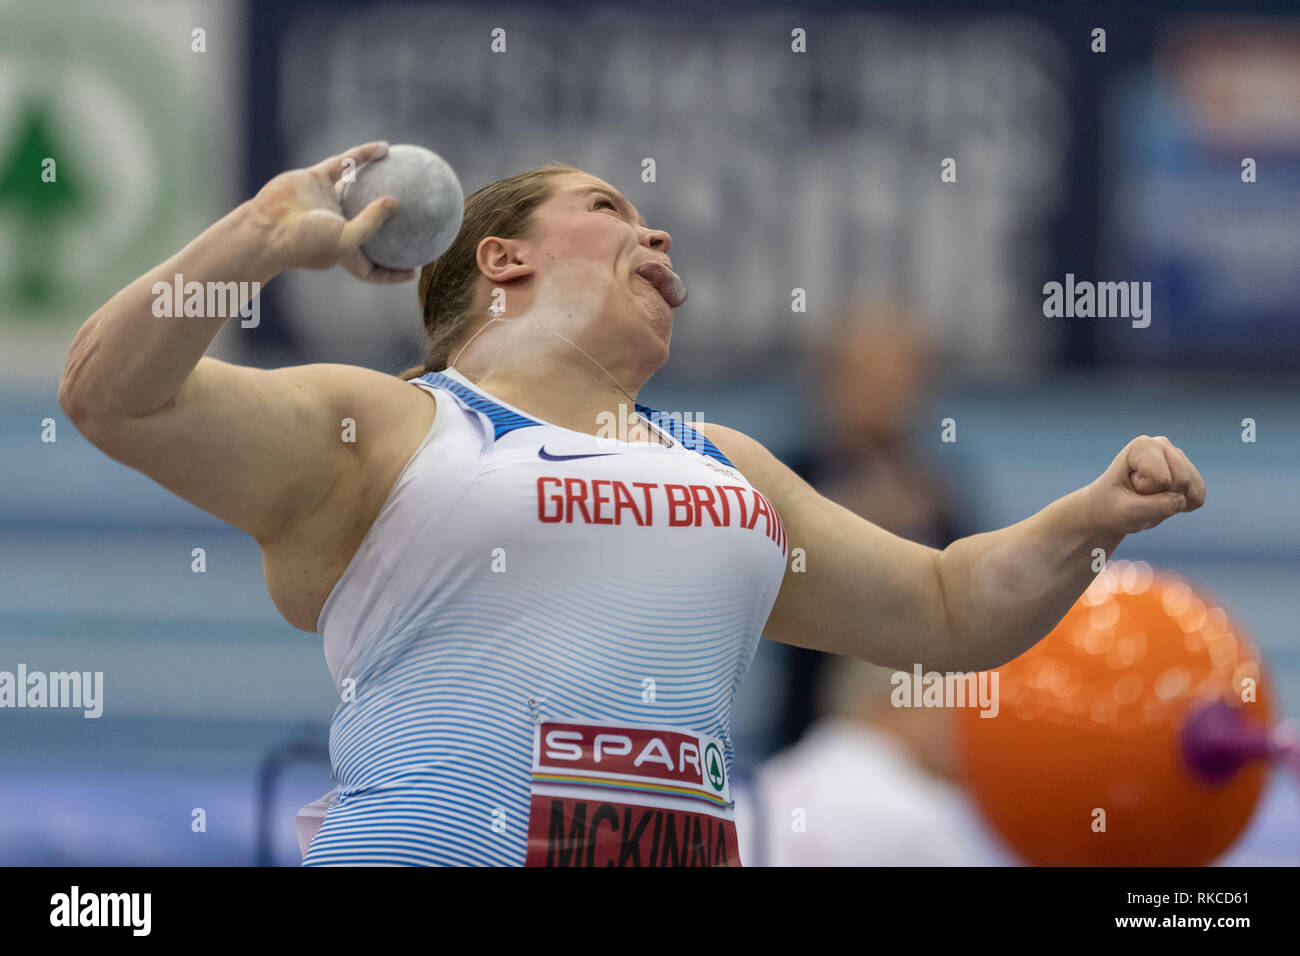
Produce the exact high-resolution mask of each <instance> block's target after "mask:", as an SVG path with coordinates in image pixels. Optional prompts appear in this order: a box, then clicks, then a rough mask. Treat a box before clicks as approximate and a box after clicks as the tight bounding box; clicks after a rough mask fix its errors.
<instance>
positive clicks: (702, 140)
mask: <svg viewBox="0 0 1300 956" xmlns="http://www.w3.org/2000/svg"><path fill="white" fill-rule="evenodd" d="M254 16H255V21H254V29H255V30H256V31H257V34H258V41H259V42H258V43H257V45H256V46H255V48H254V49H255V52H256V54H257V59H256V60H255V63H254V76H255V77H257V78H258V79H257V82H256V84H255V85H256V87H257V88H258V89H259V90H274V91H275V92H274V95H273V96H271V97H266V98H260V101H259V103H260V105H259V104H254V105H253V109H254V111H255V112H256V111H258V110H260V113H258V115H259V116H260V121H258V122H255V123H254V126H255V127H256V128H257V129H258V131H259V136H258V138H257V145H256V154H255V155H254V156H253V167H254V177H253V182H252V183H250V188H251V187H252V186H253V185H254V184H256V183H260V182H261V181H264V180H265V179H266V178H267V177H269V176H270V175H272V174H274V173H275V172H276V171H277V170H278V169H280V168H283V167H286V166H291V165H304V164H307V163H311V162H315V161H317V160H318V159H320V158H321V157H323V156H326V155H328V154H331V153H334V152H337V151H339V150H341V149H343V148H345V147H346V146H348V145H351V144H353V143H359V142H362V141H365V140H368V139H372V138H381V137H382V138H388V139H390V140H391V141H393V142H403V141H408V142H416V143H420V144H423V145H427V146H429V147H430V148H432V149H434V150H436V151H438V152H439V153H441V154H442V155H443V156H444V157H446V158H447V159H448V161H449V162H451V164H452V165H453V166H454V167H455V168H456V170H457V171H458V173H459V174H460V177H461V179H462V182H463V184H464V186H465V188H466V192H467V193H468V192H470V191H472V190H473V189H476V188H478V187H479V186H481V185H483V184H484V183H485V182H487V181H490V180H493V179H496V178H500V177H502V176H505V175H509V174H513V173H516V172H520V171H522V170H524V169H528V168H531V167H533V166H536V165H540V164H542V163H544V162H547V161H549V160H553V159H555V160H563V161H567V162H572V163H574V164H576V165H579V166H581V167H583V168H584V169H586V170H588V171H590V172H592V173H594V174H596V175H598V176H601V177H603V178H605V179H607V180H609V181H610V182H611V183H613V184H614V185H615V186H616V187H618V188H619V189H620V190H621V191H623V192H624V194H625V195H627V196H628V198H629V199H630V200H631V201H632V202H633V203H634V204H635V205H636V206H637V207H638V208H639V209H640V211H641V212H642V213H643V214H644V215H645V217H646V219H647V220H648V221H649V222H650V223H651V224H654V225H659V226H661V227H663V228H665V229H667V230H669V232H670V233H671V234H672V236H673V250H672V255H673V257H674V262H675V264H676V265H677V266H678V268H679V271H680V272H681V273H682V275H683V278H684V279H685V280H686V283H687V286H688V288H689V290H690V302H689V303H688V304H687V305H686V306H685V307H684V308H683V309H682V310H681V311H680V313H679V316H678V320H677V324H676V326H675V328H674V332H673V363H674V365H675V366H678V367H680V366H682V365H688V366H691V367H693V368H700V367H703V368H708V367H710V366H718V365H722V364H726V363H728V362H730V361H732V360H733V359H735V358H737V357H743V356H750V357H759V358H766V357H770V356H772V355H774V354H778V353H786V352H788V351H789V350H791V349H793V350H795V351H796V352H805V353H806V352H808V351H810V350H811V349H812V348H814V347H815V346H816V345H819V344H822V343H823V342H824V341H825V339H826V336H827V334H828V331H829V328H830V326H831V325H832V324H833V322H834V321H835V318H836V315H837V313H838V312H839V310H841V309H842V308H843V307H844V306H845V304H846V302H848V301H849V300H851V299H853V298H855V297H856V296H858V295H863V294H875V295H892V296H897V297H903V298H906V299H908V300H909V301H912V302H915V303H917V304H918V305H919V306H920V307H921V311H922V312H923V313H924V314H925V315H926V316H928V317H929V318H930V320H931V322H932V324H933V331H934V332H935V333H936V334H937V336H938V338H939V340H940V342H941V343H943V344H944V345H945V346H946V347H947V348H949V349H951V350H952V351H953V352H954V353H956V354H959V355H960V356H961V357H962V359H963V360H964V362H965V363H967V364H968V365H969V366H970V367H971V368H973V369H976V370H985V371H1008V372H1010V371H1013V370H1014V371H1018V372H1024V371H1026V370H1027V369H1032V368H1033V367H1035V366H1039V365H1041V364H1043V363H1044V362H1047V361H1051V360H1052V359H1053V358H1054V351H1055V348H1056V346H1057V339H1058V336H1059V327H1057V326H1054V325H1053V324H1052V323H1049V322H1046V321H1044V319H1043V317H1042V314H1041V310H1040V304H1041V303H1040V299H1039V293H1038V282H1037V280H1036V277H1037V275H1038V273H1039V271H1041V270H1042V269H1043V268H1045V266H1046V265H1047V263H1046V262H1045V257H1046V256H1048V255H1049V252H1048V250H1050V247H1051V235H1050V233H1049V231H1048V229H1049V224H1050V217H1051V215H1052V214H1053V212H1054V211H1055V210H1056V209H1057V208H1058V206H1059V204H1060V200H1061V196H1062V193H1063V191H1064V190H1065V189H1066V184H1065V182H1064V177H1065V159H1066V149H1067V147H1068V145H1069V143H1070V139H1071V131H1070V116H1069V112H1068V110H1067V104H1066V101H1065V91H1064V87H1065V84H1066V83H1067V81H1068V59H1067V58H1066V57H1065V55H1064V51H1063V50H1062V48H1061V45H1060V41H1059V39H1058V38H1057V37H1055V36H1054V35H1053V33H1052V32H1051V31H1050V30H1048V29H1046V28H1044V27H1043V26H1039V25H1037V24H1035V23H1033V22H1030V21H1028V20H1025V19H1019V18H1016V19H1011V18H1005V17H998V16H994V17H977V18H970V19H963V20H955V21H954V20H947V19H938V20H934V21H921V20H916V19H908V18H901V17H894V16H880V15H875V16H866V15H860V14H842V15H817V16H813V15H807V14H805V13H803V12H800V13H798V14H797V15H790V14H777V13H745V14H741V15H727V16H725V17H724V16H717V15H714V16H712V17H709V16H706V15H701V14H700V13H699V12H698V11H692V13H691V16H690V17H689V18H669V17H665V16H664V15H663V13H662V12H659V11H658V10H655V11H651V10H644V11H636V10H629V9H626V8H623V9H618V10H613V9H609V10H603V9H591V10H578V11H566V12H565V14H564V15H563V16H560V15H557V14H556V13H555V12H549V11H547V10H545V9H538V8H536V7H528V8H525V7H497V8H493V9H491V10H487V11H485V10H481V9H477V8H473V7H467V6H443V5H438V6H428V5H416V4H388V5H384V6H382V7H371V6H366V7H360V6H357V7H343V8H338V7H329V8H324V9H322V8H320V7H318V6H316V5H314V4H313V5H310V6H309V5H306V4H285V5H281V6H277V7H275V8H274V9H273V10H262V9H261V8H258V9H256V11H255V14H254ZM804 38H806V41H805V39H804ZM801 42H806V47H807V50H808V52H807V53H805V54H796V53H794V52H792V47H793V48H796V49H797V48H798V45H799V44H800V43H801ZM494 46H495V52H494ZM272 74H274V77H273V78H272ZM264 123H265V124H269V125H270V126H271V128H272V129H273V131H274V136H273V137H270V138H268V137H267V136H266V135H264V133H265V132H266V130H265V129H264V127H263V124H264ZM272 144H274V146H275V148H274V149H268V148H267V147H268V146H271V145H272ZM946 158H952V159H955V160H956V176H957V179H956V182H955V183H945V182H941V180H940V173H941V168H942V163H943V161H944V160H945V159H946ZM281 283H282V288H281V289H280V290H278V291H279V292H280V293H282V294H283V295H284V299H283V303H284V309H285V321H286V322H287V324H288V326H289V328H288V329H287V330H277V329H274V328H268V329H265V330H259V331H255V332H254V333H253V334H250V335H248V336H247V339H246V341H247V342H248V343H249V344H250V345H252V346H253V347H255V348H270V347H272V346H275V345H283V344H285V343H286V342H288V343H290V344H292V345H294V346H297V347H298V348H301V349H306V350H307V352H308V354H310V355H311V356H312V357H313V358H315V359H329V360H334V361H359V362H365V363H372V364H378V365H380V366H381V367H387V368H396V367H399V366H402V365H406V364H409V361H408V359H410V358H411V357H413V355H414V352H413V351H410V350H407V349H405V348H404V344H403V343H404V341H405V339H404V336H410V335H414V334H416V333H418V332H419V329H420V326H419V317H418V310H417V306H416V302H415V293H414V291H413V289H412V287H410V286H406V287H399V288H393V289H381V290H375V289H373V288H371V287H367V286H363V285H360V284H358V283H356V282H354V281H351V280H350V279H349V278H348V277H347V276H345V275H343V274H342V273H337V274H331V275H328V276H318V275H313V274H309V273H298V274H291V275H287V276H285V277H284V278H283V279H282V280H281ZM796 289H801V290H804V292H805V294H806V299H807V309H806V311H799V312H796V311H793V310H792V308H791V303H792V301H793V297H794V296H795V295H796V294H797V293H795V291H794V290H796ZM384 333H386V334H387V337H385V334H384ZM277 336H279V337H280V338H279V340H278V341H277Z"/></svg>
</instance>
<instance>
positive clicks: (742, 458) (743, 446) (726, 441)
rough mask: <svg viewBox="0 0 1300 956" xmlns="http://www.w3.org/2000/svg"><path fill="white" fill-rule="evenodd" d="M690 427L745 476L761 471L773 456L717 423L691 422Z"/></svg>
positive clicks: (758, 445)
mask: <svg viewBox="0 0 1300 956" xmlns="http://www.w3.org/2000/svg"><path fill="white" fill-rule="evenodd" d="M691 427H692V428H694V429H695V430H696V431H697V432H699V433H700V434H701V435H703V436H704V437H705V438H706V439H707V440H708V441H710V442H712V443H713V444H714V445H715V446H716V447H717V449H718V450H719V451H720V452H722V453H723V454H724V455H726V456H727V458H729V459H730V460H731V462H732V463H733V464H734V465H735V466H736V467H737V468H739V469H740V470H741V472H742V473H744V474H745V475H746V476H748V475H749V472H750V469H760V470H761V469H763V468H765V467H766V466H767V465H768V461H769V460H770V461H776V458H775V456H773V455H772V453H771V452H770V451H768V450H767V448H765V447H764V446H763V444H762V442H759V441H758V440H757V439H754V438H751V437H750V436H749V435H746V434H745V433H744V432H742V431H740V430H739V429H736V428H731V427H730V426H727V425H720V424H718V423H717V422H692V423H691Z"/></svg>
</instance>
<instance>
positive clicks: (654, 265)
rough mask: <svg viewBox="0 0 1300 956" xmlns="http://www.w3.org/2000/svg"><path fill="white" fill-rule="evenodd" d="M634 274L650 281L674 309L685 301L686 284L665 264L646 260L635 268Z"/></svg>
mask: <svg viewBox="0 0 1300 956" xmlns="http://www.w3.org/2000/svg"><path fill="white" fill-rule="evenodd" d="M636 274H637V275H639V276H641V277H642V278H643V279H646V280H647V281H649V282H650V283H652V284H653V285H654V287H655V288H656V289H658V290H659V294H660V295H661V296H663V297H664V301H666V302H667V303H668V304H669V305H670V306H672V308H674V309H675V308H677V307H678V306H679V305H681V304H682V303H683V302H685V301H686V284H685V283H684V282H682V280H681V277H680V276H679V275H678V274H677V273H676V272H673V270H672V269H669V268H668V267H667V266H665V265H661V264H660V263H658V262H647V263H645V264H644V265H642V266H640V267H639V268H638V269H637V270H636Z"/></svg>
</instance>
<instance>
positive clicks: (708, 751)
mask: <svg viewBox="0 0 1300 956" xmlns="http://www.w3.org/2000/svg"><path fill="white" fill-rule="evenodd" d="M723 766H724V764H723V760H722V751H721V750H719V749H718V745H717V744H709V745H708V746H707V747H705V748H704V767H705V770H706V771H707V773H708V775H709V786H711V787H712V788H713V789H714V790H716V791H717V792H718V793H721V792H722V790H723V788H724V787H726V785H727V772H726V770H724V769H723Z"/></svg>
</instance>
